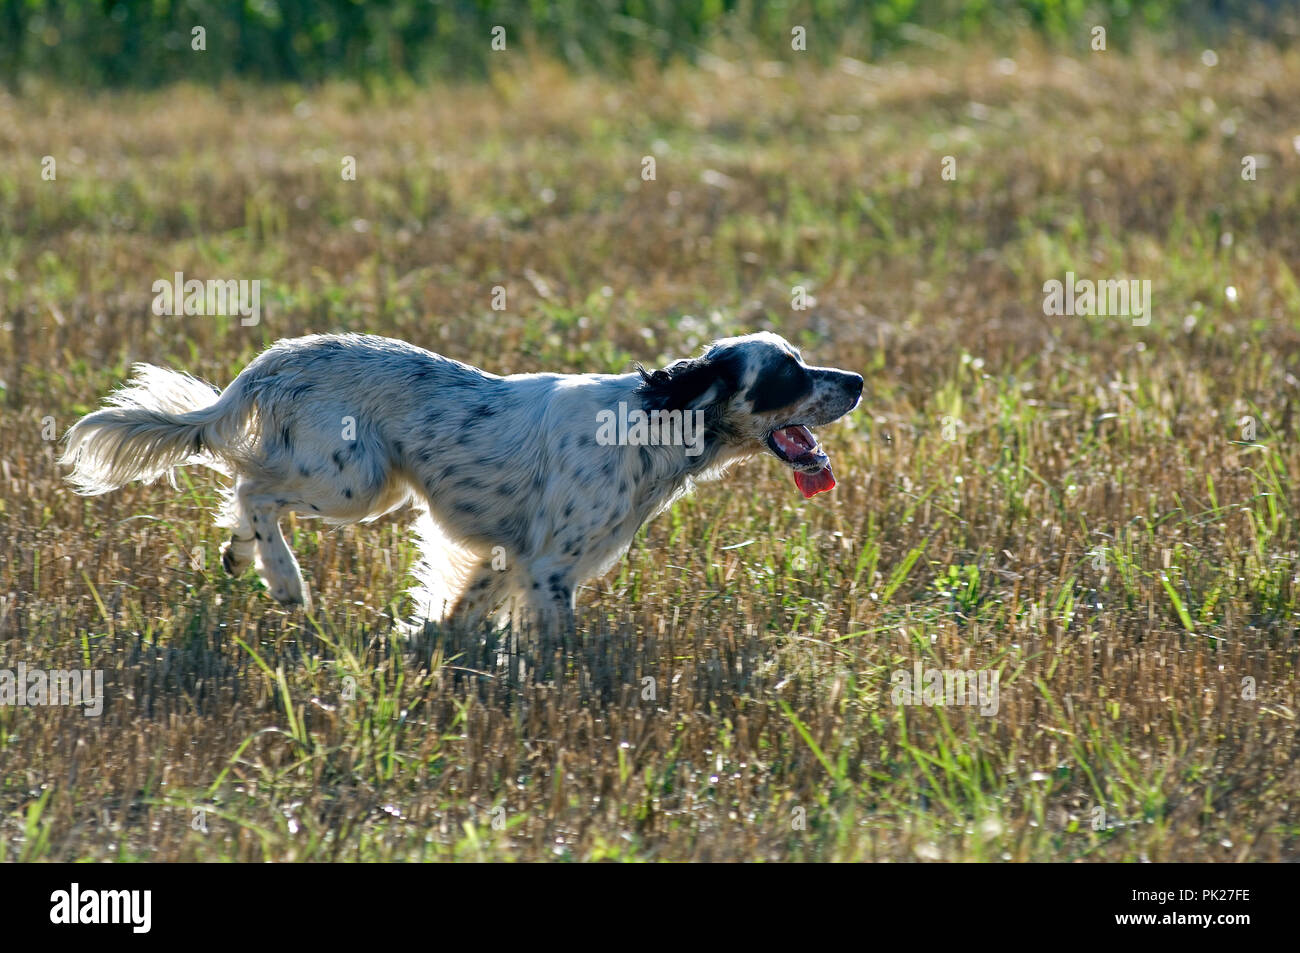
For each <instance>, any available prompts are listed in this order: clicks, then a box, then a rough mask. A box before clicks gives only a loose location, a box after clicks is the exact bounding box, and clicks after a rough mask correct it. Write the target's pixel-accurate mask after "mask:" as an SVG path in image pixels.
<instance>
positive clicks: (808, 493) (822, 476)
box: [794, 463, 835, 500]
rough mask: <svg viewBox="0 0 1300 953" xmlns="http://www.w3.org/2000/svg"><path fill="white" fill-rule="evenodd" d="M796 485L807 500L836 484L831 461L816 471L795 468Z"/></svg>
mask: <svg viewBox="0 0 1300 953" xmlns="http://www.w3.org/2000/svg"><path fill="white" fill-rule="evenodd" d="M794 485H795V486H797V487H798V488H799V492H800V493H802V494H803V497H804V499H805V500H811V499H812V498H813V497H814V496H816V495H817V494H818V493H821V492H823V491H825V490H829V489H831V488H832V487H833V486H835V475H834V474H833V473H831V467H830V464H829V463H828V464H827V465H826V466H824V467H822V468H821V469H820V470H818V471H817V472H816V473H804V472H803V471H801V470H795V471H794Z"/></svg>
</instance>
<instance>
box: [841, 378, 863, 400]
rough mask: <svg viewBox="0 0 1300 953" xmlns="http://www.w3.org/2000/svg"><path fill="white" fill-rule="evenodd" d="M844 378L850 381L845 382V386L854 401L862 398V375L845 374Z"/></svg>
mask: <svg viewBox="0 0 1300 953" xmlns="http://www.w3.org/2000/svg"><path fill="white" fill-rule="evenodd" d="M844 376H845V377H847V378H848V380H847V381H846V382H845V385H844V386H845V389H846V390H848V391H849V393H851V394H852V395H853V397H854V399H857V398H859V397H861V396H862V375H861V374H845V375H844Z"/></svg>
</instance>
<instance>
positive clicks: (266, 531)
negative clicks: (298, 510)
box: [223, 489, 311, 610]
mask: <svg viewBox="0 0 1300 953" xmlns="http://www.w3.org/2000/svg"><path fill="white" fill-rule="evenodd" d="M238 500H239V504H240V506H241V508H242V510H243V512H244V513H245V514H247V519H248V523H249V525H250V526H251V527H252V530H253V546H254V548H255V550H256V552H257V568H258V571H259V572H260V573H261V574H262V578H263V579H264V580H265V581H266V588H267V589H268V590H270V592H271V596H272V598H274V599H275V601H276V602H279V603H281V604H282V605H289V606H292V605H300V606H303V607H304V608H306V609H308V610H310V609H311V597H310V596H309V595H308V593H307V584H306V583H305V582H303V578H302V572H301V571H300V570H299V569H298V560H296V559H294V558H293V551H292V550H290V549H289V544H288V543H286V542H285V540H284V534H283V533H281V532H280V515H281V513H282V512H283V510H284V507H283V506H282V505H281V503H282V501H278V500H277V498H276V497H275V496H274V495H261V494H256V493H250V492H248V491H247V490H243V489H241V491H240V492H239V494H238ZM236 545H239V544H238V542H237V540H236V538H235V537H232V538H231V546H232V548H233V547H234V546H236ZM223 559H224V557H223Z"/></svg>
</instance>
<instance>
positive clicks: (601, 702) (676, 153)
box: [0, 38, 1300, 861]
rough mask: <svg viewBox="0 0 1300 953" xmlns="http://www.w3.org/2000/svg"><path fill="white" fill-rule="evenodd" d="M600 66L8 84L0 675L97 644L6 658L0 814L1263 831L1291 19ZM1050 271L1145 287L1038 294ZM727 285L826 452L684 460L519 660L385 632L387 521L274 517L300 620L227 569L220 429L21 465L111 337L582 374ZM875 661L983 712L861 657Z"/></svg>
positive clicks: (1295, 300)
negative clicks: (1074, 41)
mask: <svg viewBox="0 0 1300 953" xmlns="http://www.w3.org/2000/svg"><path fill="white" fill-rule="evenodd" d="M631 72H632V76H631V78H627V79H609V78H606V79H599V78H593V77H585V78H584V77H574V76H572V75H570V74H569V73H567V72H565V71H562V70H560V69H559V68H556V67H553V66H550V65H548V64H546V63H545V62H541V61H536V62H522V63H519V62H516V63H514V64H513V65H512V66H511V67H510V68H509V69H507V70H506V71H503V72H501V73H498V74H496V75H495V76H494V77H493V78H492V80H491V81H490V82H489V83H487V84H473V85H466V86H464V87H453V86H438V87H434V88H429V89H399V88H394V89H393V90H390V91H383V90H368V91H362V90H361V89H359V88H357V87H353V86H349V85H342V84H340V85H333V86H327V87H325V88H322V89H317V90H313V91H311V92H307V93H304V92H301V91H294V90H293V89H291V88H288V87H274V88H269V89H267V88H256V87H251V86H242V85H238V84H230V85H226V86H222V87H221V88H220V89H219V90H218V91H206V90H199V89H193V88H186V87H177V88H171V89H168V90H166V91H161V92H155V93H149V94H135V93H127V92H122V93H116V94H112V95H91V94H74V93H70V92H59V91H58V90H56V89H40V90H37V91H35V92H33V93H31V94H29V95H25V96H23V97H22V98H17V97H14V96H10V95H8V94H0V306H2V319H3V322H4V324H3V328H2V330H0V378H3V383H4V391H5V393H4V397H5V406H4V407H3V409H0V434H2V435H3V444H4V446H3V453H2V454H0V487H2V489H0V668H11V669H12V668H13V667H14V666H15V664H16V663H17V662H19V661H25V662H26V664H27V665H28V666H31V667H43V668H72V667H76V668H91V669H102V670H103V671H104V678H105V693H106V701H105V705H104V710H103V713H102V715H101V716H99V717H86V716H85V715H84V713H83V711H82V710H81V709H79V708H73V707H37V708H34V707H0V859H4V860H46V859H51V860H202V861H208V860H219V859H223V860H224V859H230V860H246V861H252V860H445V859H458V860H595V859H609V860H802V859H809V860H813V859H815V860H898V861H911V860H999V859H1002V860H1018V861H1019V860H1036V861H1048V860H1050V861H1080V860H1082V861H1132V860H1152V861H1169V860H1179V861H1187V860H1223V861H1235V860H1282V859H1290V860H1295V859H1297V858H1298V857H1300V795H1298V793H1297V792H1298V790H1300V730H1298V725H1297V688H1298V682H1297V673H1296V663H1297V659H1298V657H1300V651H1298V645H1297V610H1298V609H1300V605H1298V599H1300V591H1298V586H1297V574H1298V573H1300V557H1298V556H1297V515H1298V514H1297V511H1296V482H1297V480H1298V479H1300V454H1298V453H1297V450H1296V447H1297V439H1298V438H1300V433H1298V432H1297V428H1298V426H1300V425H1298V423H1297V420H1296V418H1295V413H1294V411H1295V405H1296V402H1297V397H1298V396H1300V380H1298V379H1297V378H1298V377H1300V284H1298V283H1297V274H1300V230H1298V229H1297V228H1296V222H1297V221H1300V155H1298V154H1297V150H1300V139H1296V138H1295V137H1296V136H1298V135H1300V53H1298V52H1296V51H1286V50H1283V51H1279V50H1278V49H1277V48H1275V47H1272V46H1263V45H1261V46H1246V45H1240V46H1224V47H1222V48H1219V49H1217V50H1216V51H1215V55H1214V56H1209V55H1206V56H1204V57H1203V55H1202V51H1201V50H1200V49H1199V48H1197V49H1188V50H1184V51H1182V52H1178V53H1170V52H1162V51H1160V50H1158V49H1157V48H1155V47H1154V46H1149V45H1144V44H1142V43H1138V44H1137V45H1136V47H1135V49H1134V50H1133V51H1132V52H1131V53H1119V52H1107V53H1092V52H1090V51H1088V50H1087V48H1086V43H1081V44H1080V46H1079V50H1078V51H1077V52H1075V53H1073V54H1062V53H1060V52H1059V51H1053V52H1049V51H1046V50H1044V49H1041V48H1039V47H1038V46H1036V45H1035V42H1034V41H1033V40H1032V39H1028V38H1027V39H1025V40H1024V41H1023V43H1022V44H1021V45H1020V46H1019V47H1018V48H1014V49H1010V48H1008V49H1001V48H999V49H993V48H982V49H981V48H979V47H972V48H965V49H961V50H957V49H949V50H939V51H930V52H923V53H911V54H902V55H899V56H898V57H897V58H893V59H889V60H886V61H883V62H881V63H878V64H872V65H868V64H866V63H862V62H858V61H851V60H845V61H841V62H839V63H837V64H835V65H834V66H832V67H831V68H828V69H825V68H821V67H817V68H809V69H806V70H805V69H802V68H800V67H799V66H797V65H795V66H791V65H789V64H788V63H786V64H776V63H764V62H762V61H759V60H724V59H709V58H705V61H704V65H703V66H702V67H700V68H698V69H695V68H687V67H674V68H672V69H670V70H669V71H667V72H660V71H658V70H655V69H651V68H648V67H647V68H646V69H645V70H635V69H634V70H632V71H631ZM44 156H52V157H53V158H54V159H55V162H56V168H57V178H55V179H53V180H48V179H46V178H43V177H42V168H43V167H42V157H44ZM345 156H351V157H354V158H355V160H356V170H357V175H356V180H355V181H347V180H344V179H343V177H342V176H341V174H340V170H341V167H342V163H343V161H344V157H345ZM647 156H652V157H654V160H655V177H654V179H653V180H649V181H647V180H646V179H644V178H643V177H642V170H643V168H645V165H644V163H643V160H644V158H645V157H647ZM945 156H951V157H952V159H953V162H952V163H949V164H947V166H945V161H944V157H945ZM1247 156H1250V157H1254V160H1255V161H1254V167H1255V175H1254V178H1253V179H1251V178H1248V177H1243V171H1244V170H1245V169H1246V166H1243V157H1247ZM1247 165H1249V163H1248V164H1247ZM945 168H947V169H948V170H955V178H952V177H948V178H945V177H944V174H943V173H944V171H945ZM177 271H181V272H184V273H185V275H186V276H187V277H198V278H247V279H252V278H257V279H260V280H261V281H262V309H263V313H262V316H261V321H260V323H258V324H257V325H254V326H243V325H241V324H240V322H239V320H238V319H237V318H225V317H197V316H191V317H183V316H182V317H156V316H154V315H153V313H152V312H151V309H150V304H151V302H152V300H153V291H152V290H151V289H152V284H153V282H154V281H156V280H158V279H160V278H170V276H171V275H172V274H173V273H174V272H177ZM1067 272H1073V273H1075V274H1076V275H1078V276H1080V277H1086V278H1094V279H1109V278H1130V277H1131V278H1137V279H1145V280H1149V281H1150V282H1151V287H1152V308H1151V320H1150V323H1149V324H1148V325H1145V326H1142V325H1135V324H1134V322H1133V320H1131V319H1130V318H1128V317H1123V316H1116V317H1085V316H1051V315H1046V314H1045V313H1044V307H1043V298H1044V292H1043V285H1044V282H1046V281H1049V280H1052V279H1058V280H1064V279H1065V277H1066V273H1067ZM498 285H500V286H504V287H505V288H506V293H507V301H508V305H507V308H506V310H504V311H495V310H493V309H492V307H491V303H492V289H493V287H494V286H498ZM795 286H801V287H803V288H805V289H807V291H808V293H809V294H810V295H811V296H812V299H813V300H812V301H811V306H810V307H808V308H807V309H805V310H795V309H793V308H792V288H794V287H795ZM759 328H771V329H774V330H777V331H779V332H780V333H782V334H784V335H786V336H787V337H789V338H790V339H791V340H792V341H794V342H795V343H796V344H798V345H799V346H801V347H802V348H803V349H804V350H805V352H806V353H807V355H808V356H809V358H810V359H811V360H812V361H814V362H815V363H820V364H832V365H836V366H839V367H845V368H851V369H856V370H859V371H860V372H861V373H863V374H864V375H865V376H866V378H867V388H866V395H865V398H864V402H863V405H862V407H860V408H859V410H857V411H856V412H855V413H854V414H852V415H851V416H850V417H849V418H847V419H846V420H845V421H843V422H841V423H839V424H836V425H834V426H832V427H829V428H826V429H825V430H824V431H823V432H822V434H821V437H822V442H823V444H824V445H825V446H826V447H827V449H828V450H829V452H830V453H831V455H832V459H833V460H834V462H835V472H836V475H837V477H838V479H839V486H838V487H837V488H836V489H835V490H834V491H833V492H831V493H829V494H823V495H820V496H818V497H816V498H815V499H814V500H812V501H807V502H806V501H804V500H803V499H802V497H801V496H800V495H799V494H798V492H797V491H796V489H795V487H794V486H793V485H792V483H791V481H790V475H789V472H788V471H787V470H786V469H784V468H783V467H781V466H780V465H779V464H778V463H777V462H776V461H774V460H771V459H768V458H763V459H757V460H754V461H751V462H749V463H747V464H745V465H744V466H743V467H741V468H739V469H736V470H733V471H732V472H731V473H730V474H729V476H728V478H727V479H726V480H724V481H723V482H721V483H714V484H706V485H704V486H702V487H701V488H700V489H698V490H697V492H696V493H695V494H694V495H692V496H690V497H688V498H687V499H685V500H683V501H681V502H679V503H678V504H677V505H676V506H675V507H674V508H673V509H672V510H671V511H670V512H668V513H666V514H664V515H663V516H661V517H660V518H659V519H658V520H656V521H655V522H653V523H651V524H650V525H649V526H648V527H647V528H646V529H645V530H644V531H643V533H642V536H641V537H640V538H639V540H638V542H637V544H636V545H635V546H634V547H633V549H632V551H631V553H630V554H629V555H628V557H627V558H626V559H625V560H624V561H622V562H621V563H620V564H619V565H618V566H617V567H616V569H615V570H614V571H613V572H612V573H611V574H610V575H608V576H607V577H605V578H604V579H602V580H600V581H598V582H597V583H596V584H595V585H592V586H589V587H587V588H585V589H584V590H583V591H582V592H581V593H580V595H579V612H580V631H579V635H578V638H577V639H575V640H570V641H568V642H567V643H566V644H564V645H561V646H558V647H556V648H555V652H554V655H553V657H552V662H553V664H552V665H551V677H550V678H546V679H542V680H532V679H526V678H522V679H521V678H519V677H517V675H516V673H514V672H512V670H511V668H510V667H509V666H508V665H504V664H499V663H498V656H497V653H496V651H495V649H494V647H493V646H491V645H484V644H479V643H477V642H474V641H472V640H466V639H462V640H460V641H456V640H453V639H448V640H446V641H445V642H444V643H442V644H439V645H437V646H436V647H425V648H424V649H423V650H416V649H412V648H411V647H409V646H408V645H407V644H406V643H405V642H404V641H403V640H402V638H401V637H400V636H399V635H398V634H397V633H396V632H395V631H394V630H393V629H392V627H391V624H390V619H391V617H392V615H393V614H394V613H395V612H397V611H399V609H400V607H401V602H402V593H403V591H404V588H405V586H406V584H407V579H406V577H405V569H406V567H407V566H408V565H409V564H410V561H411V559H412V551H411V548H410V546H409V542H408V539H407V533H406V526H405V524H404V522H403V521H402V520H400V519H388V520H385V521H382V522H380V523H379V524H377V525H372V526H367V527H358V528H347V529H341V530H337V529H323V528H322V527H321V526H320V525H319V524H316V523H312V522H310V521H300V522H298V523H296V524H294V525H293V527H292V539H291V545H292V546H293V548H294V549H295V551H296V552H297V553H298V555H299V559H300V560H301V562H302V565H303V570H304V573H305V575H306V576H307V579H308V581H309V584H310V586H311V588H312V590H313V593H314V596H315V599H316V607H315V610H314V612H313V613H312V614H311V615H310V616H304V614H303V613H301V612H286V611H284V610H281V609H280V608H279V607H277V606H276V605H275V603H274V602H272V601H271V600H270V598H269V597H268V595H267V594H266V592H265V591H264V590H263V588H262V586H261V584H260V583H259V582H257V581H256V578H255V576H253V575H251V574H250V575H248V576H246V577H244V578H241V579H238V580H232V579H230V578H228V577H226V576H225V575H223V574H222V572H221V570H220V562H219V559H218V557H217V547H218V545H219V544H220V542H221V541H222V533H221V531H220V530H218V529H217V528H215V527H214V526H213V522H212V518H211V515H210V513H209V509H210V507H211V505H212V504H213V503H214V501H215V499H216V496H217V492H218V490H219V487H220V480H221V478H220V477H218V476H216V475H215V474H212V473H210V472H208V471H205V470H189V471H184V472H183V473H182V474H181V475H180V476H179V488H178V489H177V490H172V489H170V488H168V487H167V486H165V485H163V484H159V485H154V486H145V487H141V486H131V487H129V488H127V489H125V490H122V491H120V492H117V493H114V494H111V495H107V496H103V497H97V498H92V499H83V498H79V497H77V496H75V495H73V494H72V493H70V492H69V491H68V490H67V489H66V488H65V487H64V485H63V484H62V483H61V480H62V476H63V473H64V471H63V470H62V468H60V467H59V466H58V465H57V464H56V463H55V460H56V457H57V454H58V452H59V448H58V442H57V438H58V437H59V436H60V435H61V434H62V433H63V432H64V431H65V430H66V428H67V427H68V426H69V425H70V424H71V423H72V422H73V421H74V420H75V419H76V418H77V417H78V416H79V415H80V414H83V413H85V412H87V411H88V410H90V409H92V408H93V407H94V406H96V404H97V403H98V401H99V400H100V399H101V398H102V397H103V396H104V395H105V394H106V393H107V392H108V391H109V390H110V389H111V388H113V387H114V386H116V385H117V384H119V383H120V382H121V381H122V380H123V379H124V377H125V376H126V374H127V370H128V366H129V365H130V363H131V362H133V361H137V360H145V361H150V362H153V363H159V364H164V365H171V366H177V367H181V368H184V369H185V370H188V371H190V372H192V373H195V374H197V375H199V376H202V377H205V378H207V379H209V380H212V381H214V382H216V383H218V384H220V385H223V386H224V385H225V384H226V383H228V382H229V381H230V380H231V379H232V378H233V377H234V375H235V374H236V373H237V372H238V371H239V370H240V369H241V368H242V366H243V365H244V364H245V363H246V362H247V361H248V360H249V359H250V358H252V357H253V356H254V355H255V354H256V353H258V351H260V350H261V349H262V348H263V347H264V346H266V345H267V344H268V343H270V342H271V341H273V340H275V339H277V338H281V337H287V336H292V335H297V334H301V333H305V332H312V331H331V330H364V331H369V332H376V333H381V334H388V335H392V336H396V337H401V338H404V339H406V340H409V341H412V342H414V343H417V344H420V345H422V346H425V347H428V348H430V349H432V350H436V351H439V352H442V353H445V354H448V355H449V356H452V357H456V358H459V359H462V360H466V361H470V362H473V363H476V364H478V365H480V366H483V367H485V368H487V369H489V370H492V371H495V372H499V373H507V372H520V371H533V370H572V371H601V372H615V371H618V372H621V371H626V370H629V369H630V368H631V366H632V362H633V361H636V360H640V361H642V362H645V363H647V364H649V365H656V364H657V363H658V362H662V361H664V360H667V359H671V358H675V357H679V356H684V355H687V354H689V353H691V352H692V351H694V350H695V349H697V348H698V347H699V346H700V345H701V344H702V343H704V342H706V341H708V340H710V339H712V338H714V337H718V336H722V335H724V334H728V333H736V332H741V331H748V330H755V329H759ZM917 665H920V666H921V667H922V668H923V669H930V668H937V669H948V670H952V669H960V670H969V671H985V672H989V673H992V672H996V673H998V678H999V682H998V685H999V697H998V705H997V710H996V713H991V714H982V713H981V712H980V710H979V709H978V708H975V707H971V706H961V705H953V706H939V705H936V706H927V705H898V704H895V703H894V699H893V693H892V679H893V677H894V674H895V673H897V672H909V673H910V672H912V671H913V670H914V668H915V667H916V666H917ZM647 679H649V680H650V681H646V680H647Z"/></svg>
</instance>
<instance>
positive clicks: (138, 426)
mask: <svg viewBox="0 0 1300 953" xmlns="http://www.w3.org/2000/svg"><path fill="white" fill-rule="evenodd" d="M132 370H133V371H134V372H135V376H134V377H133V378H132V379H131V381H130V382H129V383H127V384H125V385H124V386H122V387H121V388H119V389H118V390H116V391H114V392H113V394H112V395H111V396H109V398H108V400H107V401H106V403H107V404H108V406H107V407H104V408H103V409H102V410H97V411H95V412H94V413H92V414H88V415H87V416H85V417H83V418H81V420H79V421H77V422H76V423H75V424H73V426H72V428H71V429H70V430H69V431H68V433H67V436H66V438H65V439H66V441H67V448H66V449H65V450H64V453H63V456H62V458H61V459H60V461H59V462H60V463H63V464H65V465H69V466H72V467H73V471H72V473H71V474H69V475H68V482H70V483H71V484H72V485H73V487H74V488H75V489H76V491H77V492H78V493H80V494H82V495H83V496H95V495H97V494H100V493H107V492H109V491H110V490H115V489H117V488H118V487H120V486H124V485H125V484H127V483H130V482H131V481H132V480H140V481H142V482H144V483H152V482H153V481H154V480H157V479H158V478H159V477H161V476H167V477H168V478H171V475H172V469H173V468H174V467H178V466H183V465H185V464H189V463H202V464H205V465H207V466H210V467H212V468H213V469H216V470H222V471H225V470H226V467H225V466H224V465H223V460H232V459H233V458H234V457H235V456H236V455H237V454H238V449H239V447H240V445H241V444H242V443H243V442H244V438H245V435H246V433H247V428H248V422H249V418H250V416H251V412H252V402H251V401H250V400H249V399H248V398H247V396H246V393H245V388H244V387H243V386H242V384H241V382H240V381H239V380H236V381H235V383H234V384H232V385H231V386H230V387H228V388H226V390H225V392H224V393H222V392H221V391H219V390H218V389H217V388H215V387H213V386H212V385H211V384H206V383H204V382H203V381H200V380H198V379H197V378H194V377H191V376H189V375H188V374H182V373H181V372H179V371H170V370H167V369H165V368H162V367H154V366H153V365H151V364H136V365H135V366H134V368H132Z"/></svg>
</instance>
